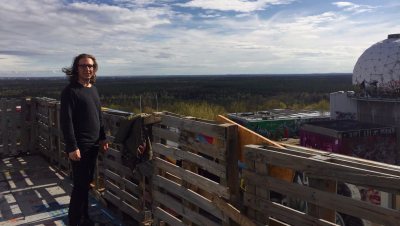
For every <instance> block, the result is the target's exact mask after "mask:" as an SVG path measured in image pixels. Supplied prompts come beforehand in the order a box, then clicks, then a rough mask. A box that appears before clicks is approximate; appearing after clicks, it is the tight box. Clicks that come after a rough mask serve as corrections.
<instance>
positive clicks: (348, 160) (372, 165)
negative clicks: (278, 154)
mask: <svg viewBox="0 0 400 226" xmlns="http://www.w3.org/2000/svg"><path fill="white" fill-rule="evenodd" d="M282 145H284V146H285V147H286V148H287V149H285V150H281V151H282V152H285V153H293V152H295V153H298V154H299V155H304V157H310V156H313V155H320V156H325V157H326V158H327V160H326V161H329V162H332V163H337V164H342V165H347V166H353V167H356V168H364V169H367V170H371V171H377V172H380V173H387V174H393V175H396V176H400V166H396V165H391V164H386V163H381V162H376V161H371V160H367V159H361V158H357V157H352V156H347V155H341V154H336V153H332V152H326V151H320V150H315V149H310V148H305V147H300V146H296V145H289V144H282ZM268 148H271V149H272V150H276V149H275V148H274V147H268Z"/></svg>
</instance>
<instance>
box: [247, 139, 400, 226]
mask: <svg viewBox="0 0 400 226" xmlns="http://www.w3.org/2000/svg"><path fill="white" fill-rule="evenodd" d="M244 155H245V161H246V167H247V168H246V169H244V170H243V176H244V179H245V181H246V184H247V188H246V191H245V193H244V205H245V207H246V208H247V209H248V210H249V211H248V215H249V214H250V215H249V217H251V218H252V219H254V220H256V221H257V222H258V223H259V224H268V219H269V218H273V219H277V220H279V221H281V222H285V223H286V224H288V225H335V224H334V223H331V222H327V221H324V220H321V219H320V218H319V217H314V216H312V214H308V213H303V212H300V211H297V210H294V209H292V208H289V207H287V206H284V205H282V204H279V203H275V202H272V201H271V200H270V199H269V197H268V192H267V193H265V192H263V191H275V192H279V193H281V194H285V195H287V196H290V197H295V198H298V199H301V200H303V201H305V202H307V203H309V204H313V205H315V206H317V207H320V208H323V209H330V210H334V211H338V212H341V213H344V214H347V215H350V216H354V217H357V218H360V219H365V220H368V221H370V222H373V223H377V224H381V225H387V226H394V225H398V222H400V212H399V211H396V210H393V209H389V208H384V207H381V206H377V205H373V204H370V203H367V202H364V201H360V200H356V199H353V198H350V197H345V196H342V195H338V194H336V193H330V192H326V191H323V190H319V189H317V188H312V187H308V186H303V185H300V184H296V183H291V182H288V181H284V180H280V179H278V178H274V177H271V176H269V175H268V172H266V170H265V168H266V166H267V165H268V164H274V165H277V166H281V167H287V168H291V169H294V170H296V171H301V172H304V173H305V174H306V175H307V176H308V177H309V178H318V179H320V180H334V181H341V182H347V183H352V184H355V185H363V186H368V187H374V188H377V189H380V190H384V191H390V192H393V193H397V194H398V193H399V191H400V174H399V173H400V167H398V166H393V165H387V164H383V163H376V164H372V163H373V162H371V161H365V160H361V159H357V158H351V157H350V158H349V157H345V156H344V157H343V158H342V157H341V156H340V155H330V153H326V152H320V153H319V154H318V153H317V152H315V153H312V152H310V151H302V150H301V149H281V148H276V147H270V146H269V147H264V146H259V145H247V146H246V148H245V153H244ZM261 216H264V217H261Z"/></svg>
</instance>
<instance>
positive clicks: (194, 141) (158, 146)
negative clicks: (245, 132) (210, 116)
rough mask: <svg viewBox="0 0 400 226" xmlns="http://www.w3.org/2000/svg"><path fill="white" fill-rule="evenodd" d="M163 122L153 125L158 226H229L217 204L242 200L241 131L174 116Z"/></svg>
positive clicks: (154, 211) (155, 198)
mask: <svg viewBox="0 0 400 226" xmlns="http://www.w3.org/2000/svg"><path fill="white" fill-rule="evenodd" d="M160 117H161V123H160V124H158V125H157V126H153V136H154V142H153V143H152V146H153V152H154V160H153V164H154V168H155V169H154V175H153V178H152V183H153V186H152V196H153V215H154V222H153V223H154V224H155V225H165V224H166V225H230V224H231V222H230V219H229V217H228V215H226V214H224V211H223V210H222V209H221V208H219V207H218V205H217V204H216V203H215V200H218V201H220V202H221V200H223V202H225V203H226V205H228V203H229V201H230V200H231V201H232V200H234V198H236V197H237V195H238V193H235V191H237V190H236V188H238V187H239V182H238V178H237V172H238V171H237V168H236V167H237V160H238V152H237V150H236V145H234V142H235V141H236V140H237V139H236V135H237V133H236V129H237V128H236V126H234V125H231V124H217V123H215V122H212V121H205V120H200V119H195V118H191V117H182V116H179V115H174V114H171V113H162V114H160ZM213 197H218V199H215V198H214V199H213ZM219 197H220V198H219ZM213 200H214V202H213ZM226 205H222V206H226ZM219 206H221V205H219Z"/></svg>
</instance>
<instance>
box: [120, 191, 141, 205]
mask: <svg viewBox="0 0 400 226" xmlns="http://www.w3.org/2000/svg"><path fill="white" fill-rule="evenodd" d="M118 196H119V197H120V198H121V200H122V201H124V202H126V203H129V205H131V206H133V207H134V208H135V209H140V207H141V200H140V199H139V198H137V197H135V196H133V195H132V194H130V193H128V192H127V191H124V190H119V192H118ZM119 208H121V207H119Z"/></svg>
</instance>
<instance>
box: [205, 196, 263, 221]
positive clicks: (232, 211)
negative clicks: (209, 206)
mask: <svg viewBox="0 0 400 226" xmlns="http://www.w3.org/2000/svg"><path fill="white" fill-rule="evenodd" d="M211 200H212V203H213V204H214V205H215V206H216V207H217V208H218V209H219V210H220V211H222V212H223V213H224V214H225V215H227V216H228V217H229V218H231V219H232V220H233V221H234V222H235V223H237V224H239V225H241V226H255V225H256V224H255V223H254V222H252V221H251V220H250V219H249V218H247V217H246V216H245V215H243V214H242V213H241V212H240V211H239V210H238V209H236V208H235V207H234V206H232V205H231V204H229V203H228V202H226V201H225V200H223V199H221V198H219V197H217V196H215V195H214V196H213V197H212V199H211Z"/></svg>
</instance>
